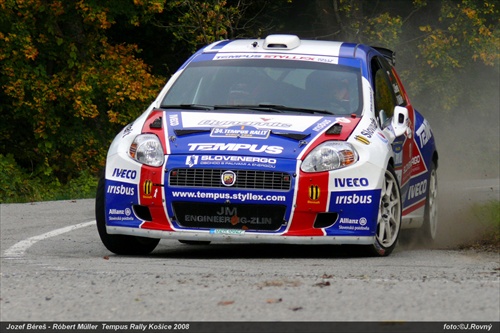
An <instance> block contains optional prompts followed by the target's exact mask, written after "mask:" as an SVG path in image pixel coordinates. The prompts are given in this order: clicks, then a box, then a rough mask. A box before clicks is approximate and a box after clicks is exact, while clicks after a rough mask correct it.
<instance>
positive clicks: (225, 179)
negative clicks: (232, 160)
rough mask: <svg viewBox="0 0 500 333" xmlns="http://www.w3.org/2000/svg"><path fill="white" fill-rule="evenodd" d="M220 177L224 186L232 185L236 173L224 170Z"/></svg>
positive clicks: (234, 181)
mask: <svg viewBox="0 0 500 333" xmlns="http://www.w3.org/2000/svg"><path fill="white" fill-rule="evenodd" d="M220 179H221V181H222V184H223V185H224V186H233V185H234V183H236V174H235V173H234V172H232V171H224V172H223V173H222V175H221V176H220Z"/></svg>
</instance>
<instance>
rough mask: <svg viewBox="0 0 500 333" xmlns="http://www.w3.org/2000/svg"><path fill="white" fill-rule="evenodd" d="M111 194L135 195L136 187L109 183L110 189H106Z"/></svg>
mask: <svg viewBox="0 0 500 333" xmlns="http://www.w3.org/2000/svg"><path fill="white" fill-rule="evenodd" d="M106 192H107V193H109V194H118V195H129V196H132V195H135V187H133V186H129V185H124V184H121V185H108V189H107V190H106Z"/></svg>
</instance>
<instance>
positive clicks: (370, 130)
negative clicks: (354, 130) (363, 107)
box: [361, 118, 377, 139]
mask: <svg viewBox="0 0 500 333" xmlns="http://www.w3.org/2000/svg"><path fill="white" fill-rule="evenodd" d="M376 130H377V121H376V120H375V119H373V118H370V125H369V126H368V128H366V129H364V130H362V131H361V134H362V135H364V136H366V137H367V138H369V139H371V138H372V136H373V133H375V131H376Z"/></svg>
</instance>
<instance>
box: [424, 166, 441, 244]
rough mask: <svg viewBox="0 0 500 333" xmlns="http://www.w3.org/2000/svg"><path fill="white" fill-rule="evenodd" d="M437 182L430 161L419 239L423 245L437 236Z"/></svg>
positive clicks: (434, 167)
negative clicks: (422, 222)
mask: <svg viewBox="0 0 500 333" xmlns="http://www.w3.org/2000/svg"><path fill="white" fill-rule="evenodd" d="M437 200H438V182H437V167H436V164H435V163H434V162H432V163H431V170H430V176H429V185H428V186H427V200H426V203H425V213H424V214H425V215H424V224H423V225H422V228H421V229H420V230H419V231H420V241H421V242H422V243H423V244H425V245H432V244H433V243H434V242H435V241H436V238H437V231H438V202H437Z"/></svg>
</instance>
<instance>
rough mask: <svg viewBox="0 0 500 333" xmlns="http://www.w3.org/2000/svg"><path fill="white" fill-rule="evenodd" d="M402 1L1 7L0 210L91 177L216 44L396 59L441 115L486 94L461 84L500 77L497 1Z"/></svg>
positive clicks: (12, 3)
mask: <svg viewBox="0 0 500 333" xmlns="http://www.w3.org/2000/svg"><path fill="white" fill-rule="evenodd" d="M397 3H398V5H397V6H395V5H394V1H369V0H333V1H322V0H315V1H310V0H279V1H278V0H276V1H265V0H207V1H195V0H171V1H167V0H106V1H101V0H72V1H67V0H0V114H1V117H2V118H1V122H0V174H1V176H0V191H3V193H0V201H5V198H6V197H7V196H8V195H9V194H12V193H16V192H19V193H20V192H23V193H24V192H29V191H30V185H29V182H30V181H35V180H36V181H37V182H38V183H39V184H41V185H42V186H43V184H52V185H51V186H53V184H56V185H57V186H59V185H64V184H67V183H70V182H72V181H75V179H78V177H80V176H81V175H82V174H85V175H87V176H88V177H93V176H95V175H96V174H97V173H98V172H99V170H101V169H102V168H103V166H104V163H105V157H106V151H107V149H108V147H109V144H110V142H111V140H112V139H113V137H114V136H115V135H116V133H117V132H118V131H119V130H120V129H121V128H122V127H123V126H125V125H126V124H127V123H129V122H130V121H132V120H133V119H135V118H136V117H137V116H138V115H139V114H141V113H142V112H143V110H144V109H145V108H146V107H147V106H148V104H149V103H150V102H151V101H152V100H153V99H154V98H155V96H156V95H157V93H158V92H159V90H160V89H161V87H162V85H163V84H164V83H165V81H166V79H167V78H168V76H169V75H171V74H172V73H173V72H174V71H175V70H176V68H177V66H179V65H180V63H181V62H182V61H183V60H184V59H185V58H186V57H187V56H188V55H189V54H190V53H192V52H193V51H195V50H196V49H197V48H199V47H200V46H201V45H204V44H207V43H210V42H213V41H216V40H220V39H225V38H238V37H250V36H252V37H254V36H257V37H264V36H265V35H267V34H269V33H295V34H298V35H299V36H300V37H304V38H321V39H337V40H348V41H352V42H363V43H369V44H375V45H378V46H384V47H388V48H391V49H395V50H396V51H397V52H398V55H401V56H402V58H403V59H404V62H406V63H408V64H410V66H408V67H407V68H405V67H404V66H403V67H400V73H401V74H402V76H403V78H404V79H405V80H406V82H409V84H407V88H408V89H409V90H410V91H411V92H412V96H416V98H417V100H418V99H419V98H421V99H422V97H419V96H432V97H431V98H430V99H428V102H429V104H430V105H431V109H432V108H434V110H444V112H450V110H453V109H454V108H456V107H457V106H459V105H460V103H463V101H464V100H467V101H469V100H473V97H472V96H473V95H474V94H475V92H476V91H477V90H474V88H476V89H482V90H485V89H489V86H487V85H485V86H484V87H482V86H480V87H471V86H470V85H467V81H464V80H463V79H462V78H465V77H468V75H470V73H471V71H472V72H474V71H477V69H478V68H479V67H478V66H483V67H487V68H491V72H492V73H497V74H498V73H499V69H498V68H499V57H500V55H499V54H500V51H499V49H500V28H499V20H500V19H499V16H500V14H499V8H498V3H497V2H495V1H475V0H460V1H451V0H440V1H432V2H429V1H424V0H404V1H398V2H397ZM419 13H424V14H422V15H421V16H420V17H418V15H419ZM398 59H400V58H399V56H398ZM493 76H494V74H493ZM490 86H491V85H490ZM477 103H478V104H477V105H478V109H482V108H484V105H481V103H483V101H478V102H477ZM497 111H498V110H497ZM478 112H479V111H478ZM485 112H486V111H485ZM431 118H432V117H431ZM24 189H25V190H26V191H25V190H24ZM25 194H26V193H25ZM26 195H28V196H29V193H27V194H26ZM32 198H33V199H36V197H35V196H32Z"/></svg>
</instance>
